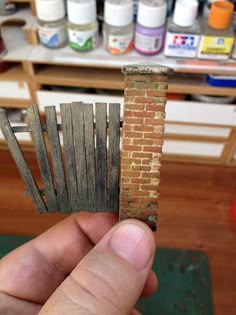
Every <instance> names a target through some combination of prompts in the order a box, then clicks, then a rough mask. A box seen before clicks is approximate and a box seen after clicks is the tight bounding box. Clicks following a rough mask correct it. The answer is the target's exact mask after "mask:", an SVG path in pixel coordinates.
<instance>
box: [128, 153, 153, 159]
mask: <svg viewBox="0 0 236 315" xmlns="http://www.w3.org/2000/svg"><path fill="white" fill-rule="evenodd" d="M132 157H134V158H141V159H143V158H144V159H151V158H152V157H153V155H152V153H146V152H132Z"/></svg>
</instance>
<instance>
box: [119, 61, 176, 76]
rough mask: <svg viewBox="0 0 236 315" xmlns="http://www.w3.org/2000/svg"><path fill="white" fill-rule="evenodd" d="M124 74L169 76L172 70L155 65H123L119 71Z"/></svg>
mask: <svg viewBox="0 0 236 315" xmlns="http://www.w3.org/2000/svg"><path fill="white" fill-rule="evenodd" d="M121 71H122V72H123V73H124V74H166V75H168V74H171V73H173V72H174V71H173V69H171V68H169V67H166V66H162V65H159V64H156V63H138V64H131V65H125V66H123V67H122V70H121Z"/></svg>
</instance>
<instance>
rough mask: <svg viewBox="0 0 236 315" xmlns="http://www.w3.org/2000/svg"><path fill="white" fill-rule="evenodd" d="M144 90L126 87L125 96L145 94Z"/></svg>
mask: <svg viewBox="0 0 236 315" xmlns="http://www.w3.org/2000/svg"><path fill="white" fill-rule="evenodd" d="M145 93H146V91H145V90H138V89H132V90H130V89H127V90H125V96H145Z"/></svg>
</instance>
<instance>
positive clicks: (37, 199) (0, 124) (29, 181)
mask: <svg viewBox="0 0 236 315" xmlns="http://www.w3.org/2000/svg"><path fill="white" fill-rule="evenodd" d="M0 128H1V130H2V133H3V135H4V137H5V139H6V141H7V143H8V147H9V150H10V152H11V154H12V156H13V158H14V160H15V162H16V165H17V167H18V170H19V172H20V174H21V176H22V179H23V181H24V183H25V185H26V188H27V191H28V192H29V193H30V195H31V198H32V200H33V202H34V204H35V206H36V208H37V210H38V211H39V213H46V212H47V206H46V204H45V202H44V200H43V198H42V197H41V194H40V191H39V189H38V186H37V184H36V182H35V180H34V178H33V176H32V174H31V172H30V169H29V166H28V164H27V163H26V161H25V159H24V156H23V153H22V151H21V149H20V146H19V144H18V142H17V139H16V137H15V135H14V133H13V131H12V129H11V126H10V123H9V121H8V119H7V117H6V115H5V113H4V111H0Z"/></svg>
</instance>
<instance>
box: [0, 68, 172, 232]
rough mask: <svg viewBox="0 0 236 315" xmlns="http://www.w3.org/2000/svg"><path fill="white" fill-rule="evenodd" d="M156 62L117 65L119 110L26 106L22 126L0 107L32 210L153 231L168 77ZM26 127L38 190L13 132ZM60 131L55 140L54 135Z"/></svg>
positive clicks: (110, 106) (103, 105)
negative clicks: (96, 216) (97, 215)
mask: <svg viewBox="0 0 236 315" xmlns="http://www.w3.org/2000/svg"><path fill="white" fill-rule="evenodd" d="M171 72H172V70H171V69H169V68H167V67H164V66H159V65H156V64H138V65H128V66H124V67H123V73H124V75H125V93H124V94H125V95H124V111H123V114H121V110H120V104H117V103H110V104H107V103H96V104H87V103H86V104H85V103H82V102H72V103H66V104H61V105H60V116H61V122H60V123H58V121H57V113H56V108H55V106H48V107H45V112H44V115H45V119H46V122H45V123H42V119H41V117H40V114H39V111H38V108H37V106H36V105H34V106H29V107H28V108H27V116H28V126H26V127H25V126H24V127H22V126H18V127H11V125H10V123H9V121H8V119H7V117H6V115H5V112H4V111H0V128H1V130H2V133H3V135H4V137H5V139H6V141H7V144H8V147H9V150H10V151H11V154H12V156H13V158H14V160H15V162H16V165H17V167H18V169H19V172H20V174H21V176H22V178H23V180H24V183H25V185H26V189H27V193H28V194H29V195H30V196H31V198H32V200H33V202H34V205H35V206H36V208H37V210H38V212H39V213H48V212H61V213H69V212H76V211H82V210H87V211H90V212H112V213H117V214H118V213H119V217H120V220H123V219H127V218H135V219H139V220H142V221H144V222H145V223H147V224H148V225H149V226H150V227H151V228H152V229H153V230H156V222H157V210H158V195H159V192H158V188H159V181H160V167H161V163H160V161H161V156H162V145H163V132H164V118H165V105H166V91H167V80H168V74H169V73H171ZM17 132H30V133H31V136H32V139H33V141H34V144H35V152H36V156H37V161H38V165H39V169H40V174H41V179H42V183H43V187H39V184H37V182H36V180H35V179H34V177H33V175H32V172H31V171H30V168H29V166H28V164H27V162H26V160H25V158H24V155H23V152H22V151H21V148H20V144H19V143H18V141H17V138H16V136H15V133H17ZM61 136H62V137H61Z"/></svg>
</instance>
